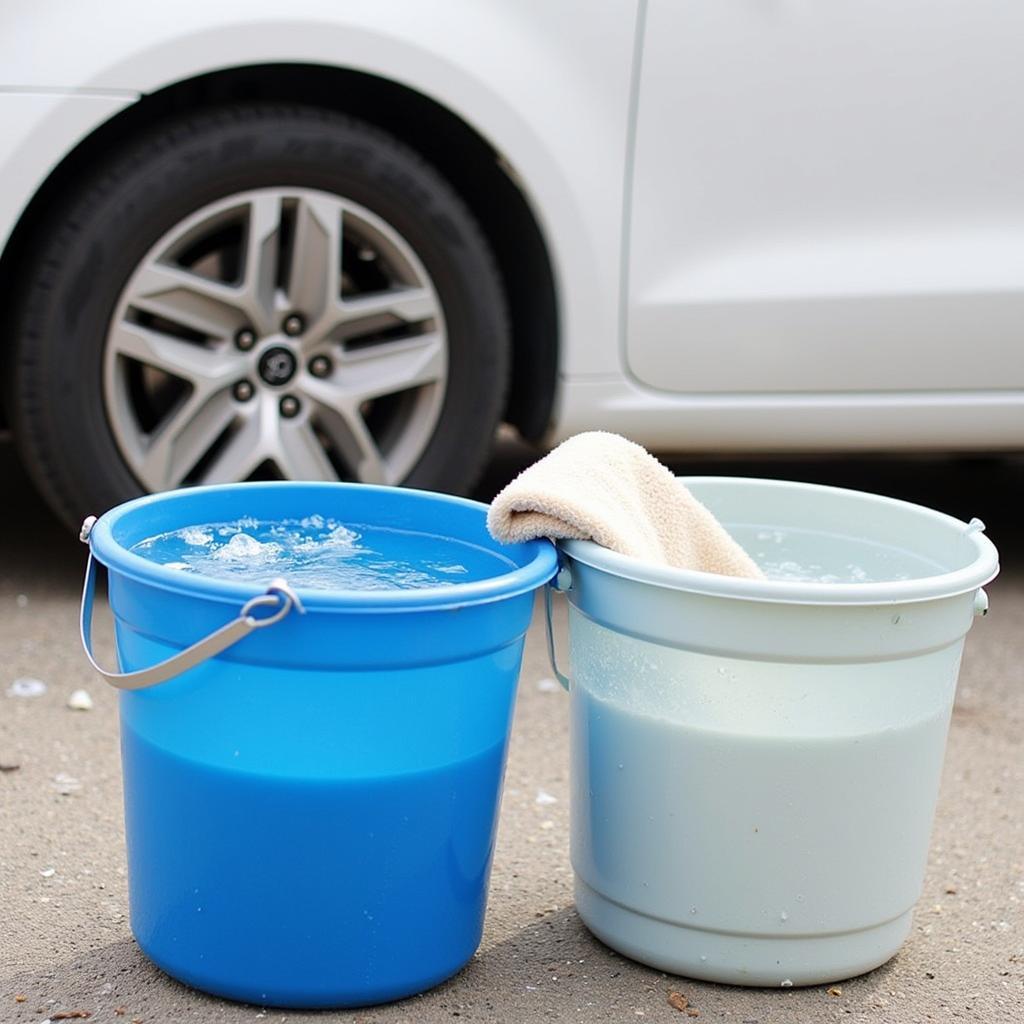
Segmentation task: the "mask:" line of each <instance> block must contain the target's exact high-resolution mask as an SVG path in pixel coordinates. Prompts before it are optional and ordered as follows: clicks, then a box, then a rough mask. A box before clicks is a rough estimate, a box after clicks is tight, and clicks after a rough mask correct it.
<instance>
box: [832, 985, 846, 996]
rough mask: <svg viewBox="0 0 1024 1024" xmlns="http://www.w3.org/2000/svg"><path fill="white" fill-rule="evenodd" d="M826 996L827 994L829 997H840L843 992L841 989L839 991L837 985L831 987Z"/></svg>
mask: <svg viewBox="0 0 1024 1024" xmlns="http://www.w3.org/2000/svg"><path fill="white" fill-rule="evenodd" d="M828 994H829V995H830V996H841V995H842V994H843V990H842V989H841V988H840V987H839V986H838V985H833V986H832V987H831V988H830V989H829V990H828Z"/></svg>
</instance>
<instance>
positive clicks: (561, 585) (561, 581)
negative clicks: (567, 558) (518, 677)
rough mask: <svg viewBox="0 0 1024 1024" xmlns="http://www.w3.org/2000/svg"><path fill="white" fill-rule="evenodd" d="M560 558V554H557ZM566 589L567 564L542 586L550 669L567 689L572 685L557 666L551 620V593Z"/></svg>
mask: <svg viewBox="0 0 1024 1024" xmlns="http://www.w3.org/2000/svg"><path fill="white" fill-rule="evenodd" d="M559 560H561V556H559ZM567 590H572V573H571V572H570V571H569V567H568V566H567V565H564V564H563V565H560V566H559V569H558V572H557V573H556V575H555V578H554V579H553V580H552V581H551V582H550V583H548V584H546V585H545V587H544V618H545V620H546V622H547V634H548V661H550V662H551V671H552V672H554V673H555V678H556V679H557V680H558V681H559V682H560V683H561V684H562V687H563V689H565V690H567V691H568V689H569V688H570V686H571V685H572V683H571V681H570V679H569V677H568V676H567V675H566V674H565V673H564V672H562V671H560V670H559V668H558V655H557V654H556V653H555V627H554V623H553V622H552V621H551V595H552V594H553V593H554V592H555V591H558V593H560V594H564V593H565V592H566V591H567Z"/></svg>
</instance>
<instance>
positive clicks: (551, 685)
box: [537, 679, 561, 693]
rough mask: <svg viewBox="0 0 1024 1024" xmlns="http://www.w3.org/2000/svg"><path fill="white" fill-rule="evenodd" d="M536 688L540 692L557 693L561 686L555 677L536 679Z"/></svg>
mask: <svg viewBox="0 0 1024 1024" xmlns="http://www.w3.org/2000/svg"><path fill="white" fill-rule="evenodd" d="M537 689H538V690H540V692H541V693H557V692H558V690H560V689H561V687H560V686H559V685H558V682H557V680H555V679H538V680H537Z"/></svg>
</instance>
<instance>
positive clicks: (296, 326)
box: [282, 313, 306, 338]
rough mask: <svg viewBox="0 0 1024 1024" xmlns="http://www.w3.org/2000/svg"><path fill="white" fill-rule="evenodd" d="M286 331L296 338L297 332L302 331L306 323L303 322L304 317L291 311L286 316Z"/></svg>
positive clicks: (284, 325)
mask: <svg viewBox="0 0 1024 1024" xmlns="http://www.w3.org/2000/svg"><path fill="white" fill-rule="evenodd" d="M282 326H283V327H284V333H285V334H287V335H289V336H290V337H292V338H294V337H295V336H296V335H297V334H301V333H302V329H303V327H305V326H306V325H305V324H304V323H303V322H302V317H301V316H299V314H298V313H290V314H289V315H288V316H286V317H285V318H284V323H283V324H282Z"/></svg>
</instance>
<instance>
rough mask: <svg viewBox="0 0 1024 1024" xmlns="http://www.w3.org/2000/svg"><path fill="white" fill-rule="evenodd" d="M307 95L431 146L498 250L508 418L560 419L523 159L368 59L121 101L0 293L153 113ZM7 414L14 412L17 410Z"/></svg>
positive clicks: (547, 302)
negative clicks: (510, 159)
mask: <svg viewBox="0 0 1024 1024" xmlns="http://www.w3.org/2000/svg"><path fill="white" fill-rule="evenodd" d="M244 101H269V102H273V101H281V102H296V103H304V104H308V105H311V106H319V107H325V108H328V109H331V110H335V111H338V112H340V113H345V114H348V115H350V116H353V117H358V118H360V119H361V120H363V121H366V122H368V123H370V124H374V125H376V126H377V127H380V128H382V129H384V130H386V131H388V132H389V133H391V134H392V135H394V136H395V137H396V138H398V139H400V140H401V141H402V142H404V143H405V144H406V145H408V146H410V147H412V148H413V149H415V150H416V151H417V152H419V153H420V155H422V156H423V157H424V159H426V160H427V161H428V162H430V163H431V164H433V165H434V166H435V167H436V168H437V170H438V171H439V172H440V173H441V174H442V176H444V177H445V178H446V179H447V180H448V181H449V183H450V184H451V185H452V186H453V187H454V188H455V190H456V191H457V192H458V194H459V195H460V196H461V198H462V200H463V201H464V202H465V203H466V205H467V206H468V207H469V209H470V211H471V213H472V214H473V216H474V217H475V219H476V220H477V222H478V223H479V224H480V227H481V229H482V231H483V232H484V234H485V236H486V237H487V240H488V242H489V243H490V245H491V248H492V250H493V252H494V255H495V259H496V261H497V264H498V270H499V273H500V275H501V279H502V283H503V285H504V289H505V294H506V296H507V299H508V304H509V314H510V326H511V333H512V353H511V355H512V361H511V379H510V386H509V392H508V398H507V400H506V409H505V414H504V418H505V420H506V421H507V422H509V423H511V424H512V425H513V426H515V427H516V428H517V429H518V430H519V432H520V433H521V434H522V435H523V436H524V437H525V438H527V439H528V440H536V439H538V438H540V437H541V436H542V435H543V434H544V432H545V431H546V429H547V427H548V424H549V421H550V419H551V415H552V410H553V406H554V400H555V386H556V377H557V367H558V348H559V332H558V323H559V315H558V295H557V288H556V283H555V274H554V269H553V266H552V261H551V256H550V253H549V247H548V245H547V243H546V241H545V239H544V235H543V232H542V228H541V225H540V223H539V222H538V219H537V217H536V215H535V214H534V211H533V210H532V209H531V204H530V201H529V198H528V197H527V195H526V194H525V190H524V189H523V187H522V186H521V184H520V183H519V182H518V180H516V176H515V171H514V170H513V169H512V168H510V167H509V166H508V164H507V163H506V162H505V160H504V158H503V157H502V155H501V154H499V153H498V152H497V151H496V150H495V149H494V147H493V146H491V145H490V144H489V143H488V142H487V141H486V140H485V139H484V137H483V136H482V135H480V134H479V133H478V132H477V131H476V130H475V129H474V128H473V127H471V126H470V125H469V124H467V123H466V122H465V121H464V120H463V119H462V118H460V117H459V116H458V115H456V114H455V113H453V112H452V111H451V110H450V109H448V108H447V107H445V106H443V105H441V104H440V103H438V102H436V101H435V100H433V99H431V98H429V97H427V96H425V95H424V94H422V93H420V92H418V91H416V90H415V89H411V88H409V87H408V86H405V85H401V84H398V83H396V82H393V81H391V80H389V79H386V78H383V77H380V76H378V75H374V74H369V73H366V72H362V71H356V70H350V69H344V68H338V67H327V66H322V65H305V64H271V65H251V66H240V67H235V68H230V69H224V70H220V71H215V72H211V73H208V74H203V75H199V76H195V77H192V78H188V79H184V80H182V81H180V82H177V83H174V84H172V85H169V86H167V87H165V88H163V89H160V90H158V91H156V92H153V93H149V94H147V95H145V96H143V97H142V98H141V99H139V100H138V101H137V102H135V103H133V104H132V105H130V106H128V107H126V108H125V109H124V110H122V111H119V112H118V113H116V114H115V115H114V116H113V117H112V118H110V119H109V120H107V121H106V122H104V123H103V124H102V125H100V126H99V127H98V128H96V129H95V130H94V131H92V132H91V133H90V134H89V135H88V136H87V137H86V138H85V139H83V140H82V141H81V142H79V143H78V144H77V145H76V146H75V147H74V148H73V149H72V150H71V151H70V152H69V153H67V155H66V156H65V157H64V159H63V160H62V161H61V162H60V163H59V164H58V165H57V166H56V167H55V168H54V169H53V170H52V171H51V172H50V174H49V175H48V176H47V178H46V179H45V181H44V182H43V183H42V185H41V186H40V187H39V188H38V190H37V191H36V193H35V195H34V196H33V197H32V199H31V201H30V202H29V203H28V205H27V206H26V207H25V209H24V211H23V212H22V214H21V216H20V217H19V219H18V223H17V225H16V227H15V229H14V231H13V232H12V234H11V236H10V238H9V241H8V243H7V245H6V246H5V248H4V252H3V254H2V255H0V297H2V298H3V299H4V300H6V302H7V307H6V308H8V309H10V308H12V306H11V303H12V302H16V299H17V294H18V288H19V280H20V279H21V275H22V274H24V273H26V272H27V269H28V268H30V267H31V266H32V256H33V251H32V250H33V239H34V238H35V237H36V236H37V233H38V232H39V231H40V230H42V229H43V228H44V226H45V223H46V221H47V219H48V218H49V217H50V216H52V210H53V209H55V208H56V207H57V204H59V199H60V196H61V194H62V192H63V191H64V190H66V189H69V188H72V187H73V183H74V181H75V180H76V178H78V177H80V176H81V175H82V174H84V173H87V172H88V170H89V169H91V168H92V167H94V166H96V164H97V163H99V162H100V161H102V159H103V154H104V153H105V152H106V151H108V150H110V149H112V148H113V147H116V146H118V145H120V144H121V143H122V142H124V141H125V140H127V139H129V138H130V137H131V136H132V134H133V133H134V132H136V131H137V130H141V129H143V128H145V127H146V126H147V125H150V124H152V122H153V121H154V120H157V119H160V118H163V117H168V116H172V115H174V114H176V113H179V112H184V111H187V110H195V109H199V108H202V107H208V106H215V105H218V104H223V103H230V102H244ZM8 422H10V417H9V416H8Z"/></svg>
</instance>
